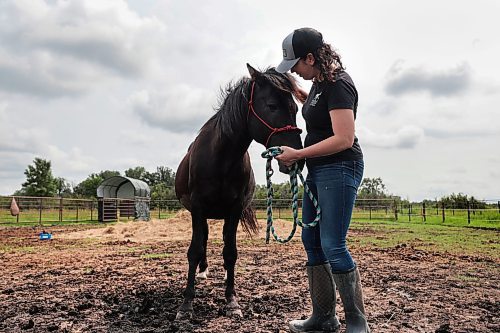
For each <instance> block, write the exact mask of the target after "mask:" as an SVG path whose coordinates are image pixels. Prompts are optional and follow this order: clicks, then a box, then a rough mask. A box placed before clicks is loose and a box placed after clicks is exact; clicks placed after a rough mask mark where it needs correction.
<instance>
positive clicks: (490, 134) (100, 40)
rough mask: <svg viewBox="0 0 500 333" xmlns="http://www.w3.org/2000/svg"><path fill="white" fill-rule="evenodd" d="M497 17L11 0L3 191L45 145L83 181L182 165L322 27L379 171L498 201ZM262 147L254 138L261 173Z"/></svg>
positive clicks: (462, 8) (417, 196)
mask: <svg viewBox="0 0 500 333" xmlns="http://www.w3.org/2000/svg"><path fill="white" fill-rule="evenodd" d="M498 14H500V2H499V1H497V0H477V1H452V0H442V1H436V0H433V1H429V0H422V1H404V2H402V1H396V0H380V1H368V0H366V1H361V0H360V1H332V0H330V1H321V0H318V1H315V2H313V3H312V2H304V1H295V0H288V1H261V0H221V1H217V0H214V1H194V0H183V1H173V0H172V1H171V0H163V1H160V0H137V1H132V0H130V1H124V0H106V1H101V0H95V1H90V0H75V1H54V0H50V1H49V0H47V1H41V0H16V1H10V0H0V195H11V194H12V193H13V192H14V191H16V190H18V189H20V188H21V184H22V183H23V182H24V181H25V180H26V177H25V175H24V171H25V170H26V168H27V166H28V165H30V164H32V163H33V160H34V158H36V157H40V158H44V159H47V160H50V161H51V162H52V171H53V174H54V176H56V177H63V178H65V179H67V180H68V181H69V182H71V183H73V184H75V185H76V184H78V183H79V182H81V181H83V180H84V179H86V178H87V177H88V175H90V174H91V173H97V172H100V171H101V170H118V171H120V172H121V173H122V174H124V171H125V170H127V169H129V168H133V167H136V166H144V167H145V168H146V170H148V171H150V172H154V171H155V170H156V167H157V166H167V167H169V168H171V169H172V170H174V171H175V170H176V169H177V166H178V164H179V162H180V161H181V159H182V157H183V156H184V154H185V152H186V151H187V148H188V146H189V144H190V142H192V141H193V139H194V138H195V137H196V134H197V132H198V130H199V128H200V127H201V126H202V125H203V123H204V122H205V121H206V120H208V119H209V118H210V116H211V115H212V114H213V113H214V112H215V111H214V108H216V107H217V104H218V97H219V90H220V88H221V87H224V86H226V85H227V84H228V83H229V82H231V81H236V80H238V79H240V78H241V77H243V76H248V71H247V68H246V63H249V64H251V65H252V66H254V67H255V68H259V69H265V68H267V67H269V66H276V65H277V64H278V63H279V62H280V60H281V57H282V50H281V42H282V40H283V38H285V37H286V36H287V35H288V34H289V33H291V32H292V31H293V30H294V29H296V28H301V27H313V28H315V29H317V30H319V31H320V32H322V34H323V37H324V39H325V41H326V42H328V43H330V44H331V45H332V46H333V47H334V48H335V49H336V50H337V51H338V52H339V53H340V54H341V56H342V60H343V63H344V65H345V67H346V70H347V72H348V73H349V74H350V75H351V77H352V78H353V80H354V82H355V84H356V87H357V89H358V93H359V106H358V113H357V120H356V135H357V136H358V138H359V142H360V144H361V147H362V149H363V152H364V156H365V173H364V176H365V177H370V178H374V177H380V178H382V180H383V182H384V184H385V185H386V188H387V192H388V193H391V194H394V195H399V196H401V197H402V198H405V199H409V200H412V201H420V200H422V199H435V198H440V197H442V196H445V195H449V194H451V193H464V194H467V195H473V196H475V197H476V198H478V199H487V200H500V154H499V153H498V150H496V149H499V148H498V147H499V146H500V112H498V108H499V105H500V75H499V74H500V66H499V60H498V59H500V38H499V37H498V31H500V21H499V20H498V19H497V17H498ZM299 80H301V79H300V78H299ZM300 84H301V86H302V87H303V88H304V89H306V90H308V89H309V88H310V82H307V81H300ZM299 108H300V105H299ZM298 125H299V127H302V128H305V125H304V121H303V119H302V118H301V116H300V115H299V116H298ZM263 150H264V147H263V146H262V145H260V144H258V143H255V142H254V143H252V145H251V147H250V149H249V152H250V155H251V159H252V165H253V168H254V172H255V176H256V181H257V183H258V184H265V160H264V159H262V158H261V157H260V153H261V152H262V151H263ZM495 151H497V153H495ZM274 166H275V168H276V169H277V164H276V163H275V164H274ZM276 174H278V173H276ZM286 180H287V176H285V175H276V176H274V178H273V181H274V182H283V181H286Z"/></svg>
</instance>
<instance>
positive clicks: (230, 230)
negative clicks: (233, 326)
mask: <svg viewBox="0 0 500 333" xmlns="http://www.w3.org/2000/svg"><path fill="white" fill-rule="evenodd" d="M240 215H241V214H240ZM238 222H239V216H238V217H237V218H234V217H232V218H229V219H225V220H224V229H223V238H224V249H223V251H222V255H223V257H224V269H225V270H226V274H227V278H226V295H225V296H226V301H227V305H226V315H228V316H234V315H236V316H239V317H243V313H242V312H241V308H240V305H239V304H238V301H237V298H236V291H235V290H234V267H235V265H236V260H237V259H238V250H237V248H236V231H237V229H238Z"/></svg>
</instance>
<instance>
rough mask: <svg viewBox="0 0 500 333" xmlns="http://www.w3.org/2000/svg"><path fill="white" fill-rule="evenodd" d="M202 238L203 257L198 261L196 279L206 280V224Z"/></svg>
mask: <svg viewBox="0 0 500 333" xmlns="http://www.w3.org/2000/svg"><path fill="white" fill-rule="evenodd" d="M203 235H204V238H203V250H204V251H203V256H202V257H201V260H200V265H199V268H200V270H199V271H198V274H197V275H196V278H198V279H206V278H207V276H208V261H207V241H208V224H206V229H205V230H204V233H203Z"/></svg>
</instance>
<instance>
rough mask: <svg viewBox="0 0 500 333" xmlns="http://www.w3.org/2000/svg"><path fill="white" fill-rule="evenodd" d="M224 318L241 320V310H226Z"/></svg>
mask: <svg viewBox="0 0 500 333" xmlns="http://www.w3.org/2000/svg"><path fill="white" fill-rule="evenodd" d="M226 316H227V317H239V318H243V312H241V309H227V310H226Z"/></svg>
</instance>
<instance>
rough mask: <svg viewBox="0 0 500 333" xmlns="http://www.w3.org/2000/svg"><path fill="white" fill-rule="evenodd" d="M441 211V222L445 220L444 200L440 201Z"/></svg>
mask: <svg viewBox="0 0 500 333" xmlns="http://www.w3.org/2000/svg"><path fill="white" fill-rule="evenodd" d="M441 212H442V213H443V222H444V221H445V215H444V201H443V202H442V206H441Z"/></svg>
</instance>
